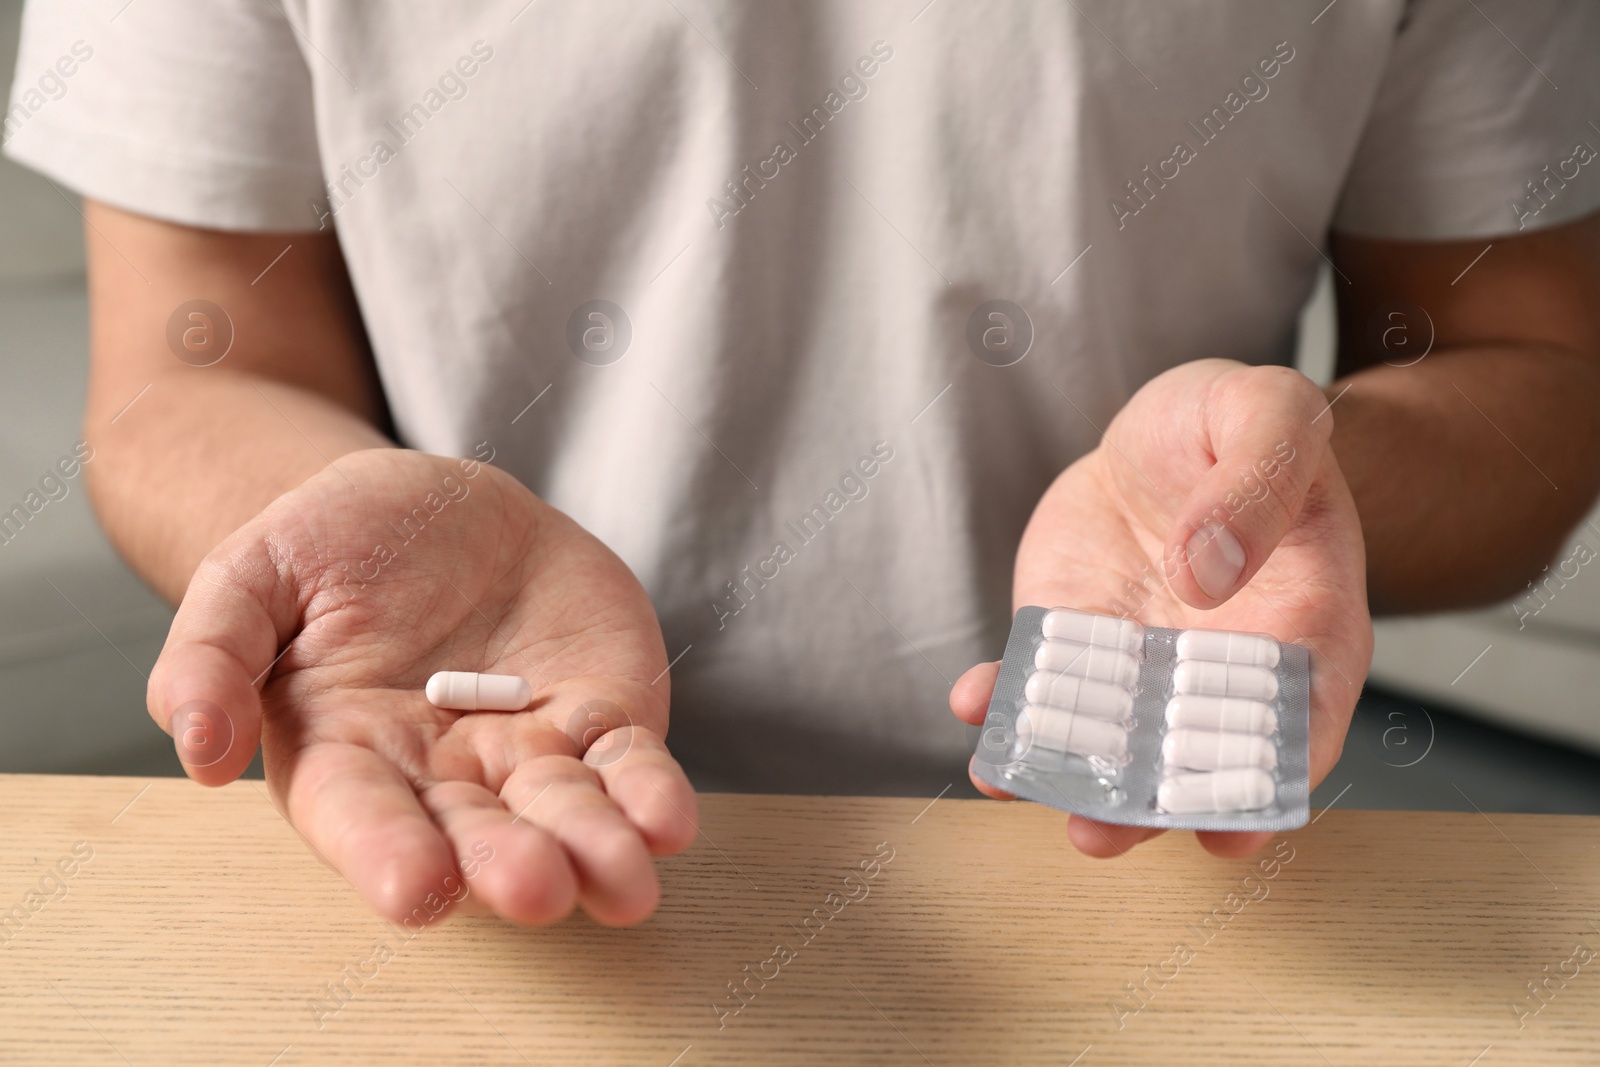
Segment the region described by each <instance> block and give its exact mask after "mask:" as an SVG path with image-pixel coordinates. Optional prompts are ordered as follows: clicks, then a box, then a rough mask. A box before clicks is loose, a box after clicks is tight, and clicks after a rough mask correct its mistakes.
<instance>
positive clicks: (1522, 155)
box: [9, 0, 1600, 923]
mask: <svg viewBox="0 0 1600 1067" xmlns="http://www.w3.org/2000/svg"><path fill="white" fill-rule="evenodd" d="M1319 8H1322V10H1320V11H1319V10H1318V9H1319ZM24 37H25V44H24V48H23V56H22V59H21V62H20V64H19V74H18V83H17V91H16V92H15V93H14V99H20V100H21V102H22V103H23V104H24V105H25V106H24V108H23V111H24V112H25V114H23V115H22V119H21V120H20V121H18V122H17V123H15V128H14V129H13V130H12V131H11V141H10V148H9V150H10V151H11V152H12V153H13V155H14V156H15V157H16V158H18V159H20V160H22V161H24V162H27V163H30V164H31V165H34V166H36V167H38V168H39V169H41V170H43V171H45V172H46V173H48V174H51V175H53V176H55V177H56V179H57V180H58V181H60V182H62V183H63V184H65V185H67V186H70V187H72V188H74V189H76V190H78V191H79V192H81V193H82V194H83V195H84V197H85V198H86V205H85V217H86V220H87V223H88V231H87V232H88V246H89V264H90V266H89V275H90V292H91V300H92V309H93V310H92V314H93V323H92V338H91V349H92V374H91V385H90V395H89V400H88V406H87V413H86V423H87V427H88V429H87V434H88V437H89V440H90V442H91V443H92V444H93V446H94V447H95V449H96V461H95V464H94V467H93V469H92V471H91V476H92V478H93V481H92V492H93V494H94V499H95V502H96V505H97V508H98V509H99V512H100V514H101V516H102V519H103V521H104V522H105V525H106V527H107V529H108V531H109V532H110V534H111V536H112V538H113V540H114V542H115V543H116V544H117V545H118V546H119V548H120V550H121V551H122V552H123V554H124V555H125V556H126V557H127V559H128V560H129V561H130V563H132V565H133V566H134V567H135V568H136V569H137V570H138V571H139V572H140V573H141V574H142V575H144V576H145V578H146V579H147V580H148V581H150V582H151V584H152V585H153V586H155V587H156V588H157V589H158V590H160V591H161V592H162V593H164V594H165V595H166V596H168V597H169V598H171V599H173V600H174V601H181V607H180V609H179V612H178V616H177V619H176V621H175V623H174V625H173V629H172V632H171V635H170V637H169V639H168V642H167V645H166V648H165V650H164V651H163V653H162V656H161V659H160V661H159V662H158V663H157V665H156V669H155V671H154V672H153V673H152V676H151V681H150V691H149V693H150V698H149V704H150V712H151V714H152V716H154V718H155V719H156V722H157V723H158V724H160V725H161V726H162V727H163V728H165V729H168V730H170V731H171V732H173V733H174V736H175V740H176V744H177V746H178V753H179V756H180V758H182V759H183V761H184V762H185V764H186V767H187V769H188V771H189V773H190V775H191V776H192V777H194V778H195V779H197V780H199V781H201V782H205V783H210V784H215V783H220V782H225V781H228V780H231V779H232V778H234V777H235V776H237V775H238V774H239V773H240V771H241V770H242V769H243V768H244V766H245V765H246V763H247V762H248V760H249V759H250V757H251V755H252V753H253V752H254V751H255V749H256V747H257V742H258V739H259V740H260V744H261V747H262V749H263V751H264V758H265V766H266V774H267V779H268V784H269V786H270V788H271V791H272V795H273V797H274V799H275V801H276V802H277V804H278V805H279V806H280V808H281V809H282V810H283V811H284V813H285V815H286V816H287V817H288V818H289V819H290V820H291V821H292V822H293V823H294V825H295V826H296V827H297V828H298V829H299V830H300V831H301V832H302V833H303V834H304V835H305V836H306V838H307V840H308V841H309V842H310V843H311V844H312V845H313V846H314V847H315V848H316V849H317V850H318V851H319V853H320V854H321V855H322V856H323V857H324V858H325V859H326V860H327V861H328V862H329V863H331V864H332V865H333V866H335V867H336V868H338V869H339V870H340V871H342V872H343V873H344V874H345V875H346V876H347V877H348V878H349V879H350V880H351V882H352V883H353V884H354V885H355V886H356V888H357V889H358V890H359V891H360V892H361V893H362V895H363V896H364V897H365V898H366V899H367V900H368V901H370V902H371V903H372V905H373V906H374V907H376V908H377V909H379V910H380V911H382V912H384V913H385V914H387V915H390V916H391V917H397V916H402V915H406V914H409V913H411V912H412V911H413V909H414V908H416V907H417V906H418V902H419V901H421V900H425V899H428V895H429V894H430V893H431V894H434V895H435V896H436V897H437V896H439V895H441V894H443V895H446V896H450V895H452V894H451V892H450V887H451V886H460V885H461V883H460V881H459V877H460V875H461V874H465V873H468V872H469V871H470V873H472V875H473V880H472V890H473V895H474V896H475V897H476V898H477V899H478V900H480V901H482V902H483V903H484V904H486V905H487V906H489V907H491V908H492V909H493V910H495V911H496V912H498V913H499V914H501V915H503V916H505V917H507V918H509V919H512V920H516V921H522V922H543V921H549V920H552V919H555V918H558V917H560V916H562V915H564V914H566V913H567V912H569V911H570V910H571V909H572V908H573V907H574V906H581V907H583V908H584V909H585V910H586V911H587V912H588V913H589V914H590V915H592V916H593V917H594V918H595V919H597V920H599V921H601V922H607V923H629V922H635V921H638V920H640V919H642V918H644V917H645V916H646V915H648V914H649V913H650V911H651V910H652V908H653V907H654V905H655V903H656V900H657V895H658V890H657V886H656V882H655V875H654V871H653V866H652V862H651V859H650V856H651V855H652V854H658V855H659V854H664V853H669V852H672V851H674V850H677V849H681V848H683V847H685V846H686V845H687V844H688V843H689V842H690V841H691V840H692V839H693V837H694V836H695V832H696V829H695V826H696V824H695V805H694V796H693V792H692V791H691V788H690V785H689V778H688V777H687V776H686V775H685V774H684V771H683V770H681V769H680V767H679V763H678V762H676V761H675V759H674V757H677V759H678V760H682V762H683V765H684V766H685V767H687V768H688V770H689V772H690V774H691V775H692V776H693V777H694V779H695V781H696V782H697V783H698V784H700V785H701V786H702V787H712V788H723V787H731V788H749V789H756V788H759V789H780V790H810V791H821V790H849V791H863V792H866V791H918V790H926V795H932V794H933V793H934V792H935V791H937V790H938V789H940V788H941V787H942V786H943V785H945V784H946V783H948V782H949V781H950V780H951V779H952V778H953V777H955V776H958V775H959V773H960V767H961V765H962V763H963V762H964V761H965V759H966V756H967V754H968V753H969V752H970V750H971V737H970V732H969V730H968V729H967V728H966V727H963V726H962V725H961V724H960V722H957V721H955V720H952V719H948V718H943V717H941V716H938V715H937V714H936V713H935V709H936V707H937V706H938V705H939V704H940V703H941V702H944V701H945V700H948V702H949V704H950V706H951V707H952V709H953V710H954V711H955V712H956V714H957V716H958V717H959V719H960V720H962V721H964V722H966V723H975V722H977V721H978V720H979V719H981V717H982V712H983V706H984V703H985V701H986V698H987V695H988V691H989V690H990V688H991V687H992V685H993V680H994V667H993V665H992V664H990V665H988V666H978V667H971V664H973V663H976V662H979V661H980V660H984V659H987V658H990V657H992V656H994V655H997V654H998V652H999V650H1000V648H1001V646H1002V644H1003V639H1004V634H1005V632H1006V629H1007V624H1008V620H1009V616H1010V612H1011V610H1012V608H1013V606H1014V605H1021V604H1026V603H1037V604H1046V605H1069V606H1075V607H1081V608H1085V609H1088V610H1093V611H1117V612H1123V611H1125V612H1129V613H1131V614H1133V615H1134V616H1136V617H1138V618H1140V619H1141V620H1142V621H1145V622H1147V623H1151V624H1157V625H1174V624H1179V625H1191V624H1197V625H1208V626H1215V627H1221V628H1228V629H1237V630H1252V631H1265V632H1270V633H1272V634H1274V635H1276V636H1278V637H1279V638H1282V639H1284V640H1292V641H1298V642H1301V643H1303V644H1305V645H1306V646H1307V647H1308V648H1309V649H1310V650H1311V652H1312V661H1313V686H1314V697H1313V709H1312V725H1313V740H1312V764H1313V777H1314V779H1316V780H1320V778H1321V777H1322V776H1323V775H1325V774H1326V773H1327V772H1328V770H1329V768H1330V767H1332V765H1333V763H1334V762H1335V760H1336V759H1337V757H1338V754H1339V750H1340V746H1341V743H1342V740H1343V735H1344V731H1345V728H1346V725H1347V723H1348V720H1349V716H1350V713H1351V711H1352V709H1353V707H1354V704H1355V701H1356V697H1357V695H1358V693H1359V691H1360V687H1361V683H1362V681H1363V678H1364V676H1365V672H1366V668H1367V664H1368V660H1369V656H1370V651H1371V630H1370V623H1369V615H1368V601H1369V598H1370V600H1371V602H1372V604H1373V605H1375V606H1376V607H1377V608H1379V609H1382V610H1396V611H1405V610H1413V611H1414V610H1426V609H1431V608H1443V607H1448V606H1455V605H1461V604H1468V603H1475V602H1481V601H1484V600H1487V599H1492V598H1496V597H1500V596H1504V595H1506V594H1508V593H1510V592H1512V591H1513V590H1515V589H1517V588H1519V587H1520V585H1521V583H1522V582H1523V580H1524V578H1525V577H1526V576H1527V575H1528V574H1530V573H1532V572H1535V571H1537V569H1538V567H1539V566H1540V565H1541V564H1542V563H1543V562H1544V561H1545V560H1546V559H1548V558H1549V556H1550V555H1551V554H1552V552H1553V551H1554V549H1555V547H1556V546H1557V544H1558V543H1559V540H1560V538H1561V537H1562V536H1563V534H1564V533H1565V532H1566V531H1567V530H1568V529H1569V528H1570V527H1571V526H1572V525H1573V524H1574V523H1575V522H1576V521H1577V519H1578V518H1579V517H1580V516H1581V515H1582V514H1583V513H1584V512H1585V510H1586V509H1587V507H1588V505H1589V503H1590V501H1591V499H1592V498H1593V496H1594V494H1595V491H1596V485H1597V478H1600V467H1597V464H1596V463H1595V460H1594V455H1595V448H1596V445H1597V444H1600V440H1597V438H1600V423H1597V420H1595V419H1594V411H1595V408H1596V404H1597V402H1600V357H1597V351H1600V313H1597V310H1596V309H1597V307H1600V301H1597V300H1596V299H1595V297H1596V294H1597V291H1600V278H1597V262H1596V258H1597V257H1596V247H1597V232H1600V224H1597V223H1596V221H1595V218H1594V217H1593V216H1592V215H1590V213H1591V212H1593V211H1594V209H1595V208H1596V206H1597V205H1600V180H1597V179H1596V177H1595V175H1594V174H1593V173H1592V171H1593V170H1594V168H1593V167H1592V166H1591V165H1590V163H1591V161H1592V159H1593V156H1594V154H1595V153H1594V150H1593V148H1592V145H1594V144H1595V143H1596V141H1597V137H1600V135H1597V134H1596V132H1595V131H1594V130H1593V129H1591V128H1590V127H1589V126H1588V124H1587V120H1588V118H1590V117H1591V116H1592V115H1594V114H1600V109H1597V108H1596V106H1595V104H1596V86H1597V84H1600V78H1597V75H1596V72H1595V70H1594V66H1593V64H1592V62H1591V61H1590V57H1591V56H1592V54H1593V48H1594V46H1595V44H1596V43H1597V40H1600V23H1597V19H1596V15H1595V14H1594V12H1593V11H1592V10H1591V8H1590V7H1589V6H1587V5H1582V4H1577V3H1571V4H1557V3H1549V4H1541V5H1534V6H1526V5H1524V6H1517V5H1512V4H1509V3H1489V2H1487V0H1483V2H1480V3H1477V4H1472V5H1468V4H1460V3H1456V2H1455V0H1415V2H1410V3H1407V2H1403V0H1366V2H1361V0H1344V2H1343V3H1338V4H1336V5H1328V6H1327V7H1325V8H1324V7H1323V5H1321V4H1294V5H1290V4H1282V3H1278V2H1275V0H1274V2H1263V3H1256V4H1247V3H1233V4H1227V5H1219V4H1214V3H1207V4H1200V3H1195V4H1186V5H1179V4H1171V3H1162V4H1159V5H1157V4H1090V3H1088V2H1087V0H1083V2H1081V3H1077V4H1067V5H1057V4H1053V3H1042V2H1041V3H1025V4H1017V5H1006V6H1001V7H996V6H993V5H978V4H965V3H959V2H956V0H944V2H942V3H939V2H936V3H933V4H926V3H924V2H922V0H918V2H915V3H889V2H882V3H870V4H862V3H857V2H851V3H844V2H838V3H820V4H808V5H799V4H795V5H782V6H779V7H775V8H770V9H769V8H768V7H766V6H765V5H763V6H761V7H745V6H742V5H735V4H729V3H720V2H713V0H704V2H700V3H688V2H678V3H673V4H665V5H653V4H645V3H631V2H630V3H624V2H621V0H615V2H609V3H608V2H600V3H585V4H582V5H563V4H554V3H532V4H529V3H526V2H525V0H505V2H484V3H479V4H474V5H470V6H467V7H466V8H465V9H463V8H462V7H461V6H459V5H449V6H446V5H430V4H424V3H420V2H416V3H410V4H387V5H384V6H383V7H382V8H375V7H368V6H357V5H346V4H337V3H327V2H323V0H299V2H288V3H284V4H282V5H281V6H279V5H275V4H271V3H257V2H254V0H226V2H223V3H209V4H206V5H199V4H195V3H191V2H184V0H141V2H140V3H137V4H135V5H132V6H130V7H127V8H125V9H123V10H122V11H120V12H118V13H117V14H116V16H115V17H114V18H107V16H106V15H105V13H104V12H102V11H100V10H99V9H98V8H91V7H90V6H89V5H86V4H66V3H60V2H52V3H48V4H46V3H35V4H33V5H31V6H30V7H29V9H28V16H27V23H26V26H25V33H24ZM75 47H76V48H77V51H76V52H75V51H74V48H75ZM85 51H88V52H90V57H89V58H86V59H85V58H77V57H78V56H80V55H81V53H83V52H85ZM58 57H67V58H69V59H71V63H70V64H66V65H70V66H71V67H72V68H73V74H72V76H70V77H68V76H66V75H65V74H64V68H58V67H57V66H56V64H57V63H58ZM55 69H62V70H63V74H62V77H63V79H64V80H60V84H62V85H64V86H65V91H64V92H62V93H60V94H46V95H45V96H42V97H41V98H40V101H39V103H40V106H39V107H37V108H35V107H34V106H33V103H34V101H33V99H32V97H30V96H29V95H28V92H29V91H30V90H31V88H32V86H33V84H34V81H33V80H30V79H36V77H37V75H38V73H39V71H40V70H55ZM1558 86H1559V88H1558ZM1324 246H1325V247H1324ZM1324 260H1327V261H1328V262H1330V263H1331V264H1332V269H1333V272H1334V285H1335V290H1336V292H1337V294H1338V299H1339V308H1340V319H1341V352H1340V367H1339V374H1340V377H1339V379H1338V380H1337V381H1335V382H1334V383H1333V384H1332V386H1331V387H1330V388H1329V389H1328V390H1327V391H1326V392H1324V391H1323V390H1320V389H1318V388H1317V387H1315V386H1314V385H1313V384H1312V383H1311V382H1310V381H1309V380H1308V379H1306V378H1305V377H1303V376H1301V375H1300V374H1298V373H1297V372H1295V371H1293V370H1290V369H1288V368H1287V367H1286V366H1284V365H1283V364H1285V363H1286V362H1287V360H1288V358H1289V354H1290V352H1291V349H1292V342H1293V338H1294V330H1295V322H1296V316H1297V313H1298V310H1299V308H1300V306H1301V304H1302V303H1303V301H1304V300H1305V298H1306V296H1307V294H1308V293H1309V291H1310V289H1311V286H1312V283H1313V280H1314V278H1315V275H1316V273H1317V271H1318V269H1319V268H1320V267H1321V266H1322V264H1323V262H1324ZM1397 330H1398V331H1399V332H1398V333H1396V332H1395V331H1397ZM1419 352H1425V353H1426V355H1425V357H1424V358H1421V359H1420V360H1419V359H1418V358H1417V353H1419ZM1102 431H1103V433H1102ZM446 457H468V458H467V459H464V460H463V459H456V458H446ZM1269 461H1270V462H1269ZM491 464H492V465H491ZM658 619H659V622H658ZM969 667H971V669H970V670H966V668H969ZM445 669H448V670H471V671H486V672H496V673H507V674H517V675H521V676H523V677H526V678H527V679H528V680H529V681H530V682H531V683H532V684H533V686H534V689H535V700H534V704H533V705H532V707H531V708H530V709H529V710H528V711H525V712H521V713H516V714H504V713H474V714H464V715H463V714H457V713H453V712H441V711H438V710H436V709H433V708H431V707H430V706H429V705H428V704H427V703H426V701H425V700H424V698H423V692H422V690H423V683H424V681H425V680H426V678H427V677H428V676H429V674H430V673H432V672H433V671H436V670H445ZM963 670H965V671H966V672H965V673H961V672H962V671H963ZM669 672H670V673H669ZM669 683H670V685H671V688H672V689H673V691H674V694H673V695H674V696H675V697H676V707H675V709H674V721H673V726H674V729H673V748H672V754H670V755H669V753H668V750H667V747H666V745H665V742H664V740H663V739H664V737H665V734H666V727H667V708H668V687H669ZM1144 835H1145V832H1144V831H1140V830H1135V829H1128V828H1120V827H1110V826H1098V825H1096V824H1092V823H1088V822H1085V821H1082V820H1077V819H1074V820H1073V822H1072V825H1071V826H1070V827H1069V829H1068V836H1069V837H1070V838H1071V840H1072V841H1073V843H1074V844H1075V845H1077V847H1079V848H1080V849H1082V850H1084V851H1085V852H1088V853H1091V854H1094V855H1109V854H1113V853H1116V852H1119V851H1122V850H1124V849H1126V848H1128V847H1131V846H1132V845H1133V844H1135V843H1137V841H1138V840H1140V839H1141V838H1142V837H1143V836H1144ZM1200 836H1201V839H1202V843H1203V844H1204V845H1205V846H1206V847H1207V848H1209V849H1211V850H1212V851H1213V852H1217V853H1219V854H1237V853H1240V852H1243V851H1248V850H1249V849H1251V848H1254V847H1256V846H1257V845H1258V844H1259V838H1257V837H1253V836H1251V835H1222V834H1210V835H1206V834H1202V835H1200ZM485 856H492V859H487V860H485V859H484V857H485Z"/></svg>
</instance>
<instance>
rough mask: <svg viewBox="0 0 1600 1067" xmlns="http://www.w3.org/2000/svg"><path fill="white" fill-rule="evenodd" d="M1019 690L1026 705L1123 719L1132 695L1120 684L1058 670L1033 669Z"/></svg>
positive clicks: (1130, 710) (1097, 716) (1131, 702)
mask: <svg viewBox="0 0 1600 1067" xmlns="http://www.w3.org/2000/svg"><path fill="white" fill-rule="evenodd" d="M1022 692H1023V695H1024V696H1026V697H1027V698H1028V703H1030V704H1045V705H1048V706H1050V707H1052V708H1063V709H1065V710H1067V711H1076V712H1078V713H1080V714H1083V715H1091V716H1093V717H1094V718H1096V719H1115V720H1117V721H1118V722H1125V721H1126V720H1127V718H1128V715H1129V713H1131V712H1132V711H1133V694H1132V693H1130V692H1129V691H1128V690H1126V689H1123V688H1122V687H1121V686H1115V685H1112V684H1111V683H1110V682H1097V681H1095V680H1094V679H1093V678H1079V677H1078V676H1077V675H1075V674H1063V673H1061V672H1060V671H1034V672H1033V674H1031V675H1029V676H1028V681H1027V684H1026V685H1024V686H1023V687H1022Z"/></svg>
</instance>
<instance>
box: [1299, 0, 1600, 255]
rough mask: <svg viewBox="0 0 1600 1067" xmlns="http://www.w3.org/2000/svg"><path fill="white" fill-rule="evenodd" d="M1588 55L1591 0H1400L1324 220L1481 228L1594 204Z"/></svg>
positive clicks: (1598, 164)
mask: <svg viewBox="0 0 1600 1067" xmlns="http://www.w3.org/2000/svg"><path fill="white" fill-rule="evenodd" d="M1329 17H1333V16H1332V15H1330V16H1329ZM1597 56H1600V4H1597V3H1595V2H1594V0H1540V2H1538V3H1528V2H1526V0H1411V3H1410V4H1409V5H1408V7H1407V12H1406V15H1405V17H1404V18H1403V20H1402V21H1401V23H1400V27H1399V29H1398V31H1397V35H1396V38H1395V42H1394V47H1393V51H1392V52H1391V54H1390V57H1389V62H1388V65H1387V70H1386V73H1385V75H1384V80H1383V83H1382V85H1381V87H1380V88H1379V90H1378V95H1377V98H1376V100H1375V102H1374V105H1373V110H1372V112H1371V115H1370V117H1369V121H1368V124H1367V127H1366V130H1365V132H1364V133H1363V135H1362V140H1361V143H1360V145H1359V146H1358V148H1357V150H1356V155H1355V158H1354V161H1353V163H1352V167H1351V170H1350V173H1349V174H1348V176H1347V178H1346V182H1345V187H1344V191H1343V194H1342V197H1341V200H1340V204H1339V207H1338V210H1337V212H1336V213H1335V216H1334V221H1333V226H1334V228H1335V229H1337V230H1342V231H1345V232H1349V233H1355V234H1360V235H1366V236H1372V237H1389V238H1396V239H1402V240H1443V239H1450V238H1468V237H1493V236H1498V235H1502V234H1508V233H1516V232H1517V231H1519V230H1532V229H1535V228H1543V227H1547V226H1553V225H1557V224H1559V223H1563V222H1569V221H1571V220H1573V219H1576V218H1579V217H1581V216H1583V215H1587V214H1589V213H1590V212H1592V211H1594V210H1595V209H1596V208H1597V207H1600V159H1596V152H1595V146H1597V145H1600V130H1597V129H1596V128H1595V127H1593V126H1591V125H1590V124H1589V120H1590V119H1593V118H1595V117H1596V116H1597V115H1600V106H1597V105H1600V60H1597V58H1596V57H1597ZM1547 167H1548V168H1549V169H1548V170H1546V168H1547ZM1530 182H1532V183H1534V185H1535V186H1537V188H1538V191H1537V192H1535V189H1534V186H1530V185H1529V183H1530Z"/></svg>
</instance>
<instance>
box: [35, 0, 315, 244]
mask: <svg viewBox="0 0 1600 1067" xmlns="http://www.w3.org/2000/svg"><path fill="white" fill-rule="evenodd" d="M5 137H6V142H5V151H6V154H7V155H9V156H10V157H11V158H12V159H14V160H16V161H17V162H19V163H22V164H24V165H26V166H29V167H32V168H33V169H35V170H38V171H40V172H42V173H43V174H45V175H46V176H47V177H49V178H52V179H54V180H55V181H56V182H57V183H58V184H60V185H63V186H66V187H68V188H71V189H74V190H76V191H77V192H79V193H81V194H83V195H84V196H86V197H91V198H94V199H96V200H102V201H105V202H106V203H109V204H113V205H115V206H117V207H121V208H124V209H126V210H129V211H135V212H139V213H141V214H146V215H153V216H155V217H157V218H163V219H168V220H170V221H173V222H180V223H185V224H188V225H192V226H204V227H210V228H215V229H224V230H308V229H315V228H316V216H315V214H314V212H313V209H312V208H311V206H310V205H311V203H312V201H314V200H316V199H318V198H319V197H321V196H322V195H323V187H322V176H321V168H320V164H319V159H318V153H317V140H316V126H315V122H314V116H313V108H312V92H311V77H310V73H309V71H308V69H307V66H306V61H305V59H304V58H303V56H302V54H301V51H300V48H299V46H298V44H297V41H296V37H295V30H294V28H293V27H291V26H290V24H289V23H288V21H287V18H286V16H285V15H284V14H283V13H282V10H281V9H280V8H279V6H278V5H277V4H275V3H272V2H270V0H132V2H131V3H127V4H122V5H119V4H106V3H94V2H90V0H29V2H28V4H27V7H26V9H25V11H24V14H23V23H22V44H21V48H20V50H19V53H18V57H17V71H16V80H15V82H14V83H13V85H12V89H11V98H10V101H9V103H8V105H7V110H6V114H5Z"/></svg>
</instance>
